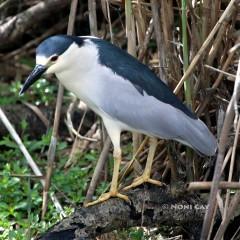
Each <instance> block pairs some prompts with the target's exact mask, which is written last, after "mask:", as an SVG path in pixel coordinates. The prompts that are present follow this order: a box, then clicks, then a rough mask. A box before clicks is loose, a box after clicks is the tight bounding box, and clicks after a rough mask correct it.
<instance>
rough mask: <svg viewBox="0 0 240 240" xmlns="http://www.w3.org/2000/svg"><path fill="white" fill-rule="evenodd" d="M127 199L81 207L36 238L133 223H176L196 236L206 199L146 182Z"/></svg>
mask: <svg viewBox="0 0 240 240" xmlns="http://www.w3.org/2000/svg"><path fill="white" fill-rule="evenodd" d="M128 196H129V199H130V202H125V201H123V200H120V199H116V198H112V199H109V200H108V201H106V202H103V203H101V204H97V205H94V206H92V207H88V208H85V207H80V208H79V209H76V210H75V212H74V213H73V214H72V215H71V216H69V217H67V218H65V219H63V220H62V221H60V222H59V223H57V224H56V225H54V226H53V227H52V228H50V229H49V230H48V231H47V232H46V233H44V234H43V235H42V236H40V237H38V238H37V239H39V240H57V239H68V240H70V239H74V240H76V239H79V240H80V239H81V240H84V239H95V237H97V236H99V235H101V234H104V233H108V232H111V231H113V230H115V229H118V230H119V229H123V228H129V227H134V226H146V227H159V226H167V227H176V226H180V227H181V228H182V229H184V231H185V232H187V233H188V236H187V238H186V239H198V238H199V234H200V232H201V226H202V221H203V217H204V214H205V210H206V203H205V202H204V201H203V200H201V199H200V198H199V197H197V196H196V195H189V194H184V196H178V197H174V196H172V195H171V194H170V191H169V189H166V188H159V187H155V186H152V185H148V184H146V185H145V186H144V187H142V188H137V189H134V190H131V191H129V192H128Z"/></svg>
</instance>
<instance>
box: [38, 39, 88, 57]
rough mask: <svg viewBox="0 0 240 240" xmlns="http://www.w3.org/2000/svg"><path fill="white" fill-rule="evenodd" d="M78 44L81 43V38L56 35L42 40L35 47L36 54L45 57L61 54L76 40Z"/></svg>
mask: <svg viewBox="0 0 240 240" xmlns="http://www.w3.org/2000/svg"><path fill="white" fill-rule="evenodd" d="M76 41H77V44H78V45H79V46H81V45H82V44H83V40H82V39H81V38H72V37H71V36H67V35H56V36H52V37H49V38H47V39H46V40H44V41H43V42H42V43H41V44H40V45H39V46H38V47H37V49H36V54H37V55H38V56H44V57H46V58H48V57H50V56H52V55H54V54H56V55H58V56H59V55H61V54H63V53H64V52H65V51H66V50H67V49H68V48H69V46H70V45H71V44H72V43H74V42H76Z"/></svg>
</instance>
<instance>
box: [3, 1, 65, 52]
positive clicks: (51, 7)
mask: <svg viewBox="0 0 240 240" xmlns="http://www.w3.org/2000/svg"><path fill="white" fill-rule="evenodd" d="M67 5H69V1H68V0H46V1H41V2H40V3H38V4H36V5H34V6H33V7H30V8H28V9H27V10H25V11H24V12H22V13H19V14H17V15H16V16H13V17H12V18H10V19H9V20H8V21H7V22H4V23H3V24H1V25H0V42H1V45H0V51H1V50H4V49H7V48H9V47H10V46H12V45H13V44H15V43H16V42H17V41H18V40H19V39H20V38H21V37H22V36H23V34H25V33H26V31H28V30H29V29H31V28H33V24H34V25H35V26H37V25H39V24H40V22H41V21H42V20H43V19H46V18H47V17H49V16H50V15H52V14H54V13H56V12H59V11H60V10H61V9H63V8H64V7H66V6H67Z"/></svg>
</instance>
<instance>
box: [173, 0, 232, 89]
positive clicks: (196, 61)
mask: <svg viewBox="0 0 240 240" xmlns="http://www.w3.org/2000/svg"><path fill="white" fill-rule="evenodd" d="M235 2H236V0H231V1H230V3H229V4H228V6H227V8H226V9H225V11H224V12H223V14H222V16H221V17H220V18H219V20H218V22H217V23H216V25H215V26H214V28H213V29H212V31H211V32H210V34H209V35H208V37H207V38H206V40H205V41H204V43H203V45H202V46H201V48H200V49H199V51H198V52H197V54H196V56H195V57H194V58H193V59H192V61H191V64H190V65H189V67H188V69H187V71H186V72H185V73H184V75H183V76H182V78H181V79H180V81H179V83H178V85H177V86H176V88H175V89H174V93H175V94H177V93H178V92H179V91H180V89H181V87H182V85H183V83H184V81H185V80H186V79H187V78H188V77H189V76H190V74H191V73H192V72H193V70H194V68H195V66H196V65H197V63H198V61H199V60H200V58H201V56H202V55H203V53H204V52H205V50H206V48H207V47H208V46H209V44H210V43H211V41H212V39H213V38H214V36H215V34H216V33H217V31H218V29H219V27H220V26H221V24H222V23H223V22H224V21H225V18H226V17H228V15H229V12H231V11H232V9H233V8H234V7H235V6H234V4H235Z"/></svg>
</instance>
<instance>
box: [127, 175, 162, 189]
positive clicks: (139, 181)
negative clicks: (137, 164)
mask: <svg viewBox="0 0 240 240" xmlns="http://www.w3.org/2000/svg"><path fill="white" fill-rule="evenodd" d="M146 182H148V183H151V184H154V185H157V186H163V185H164V183H162V182H160V181H158V180H155V179H151V178H150V177H149V176H145V175H142V176H140V177H137V178H135V179H134V180H133V182H132V184H130V185H129V186H126V187H125V188H123V190H124V191H126V190H129V189H131V188H134V187H137V186H139V185H141V184H143V183H146Z"/></svg>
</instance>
